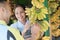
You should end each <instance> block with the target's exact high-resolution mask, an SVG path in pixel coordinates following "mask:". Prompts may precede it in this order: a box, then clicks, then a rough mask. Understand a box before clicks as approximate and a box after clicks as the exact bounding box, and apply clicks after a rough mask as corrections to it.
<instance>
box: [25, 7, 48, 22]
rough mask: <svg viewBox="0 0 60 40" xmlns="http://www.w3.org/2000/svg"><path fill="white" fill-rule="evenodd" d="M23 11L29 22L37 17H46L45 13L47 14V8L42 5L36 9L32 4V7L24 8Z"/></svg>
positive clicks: (40, 18)
mask: <svg viewBox="0 0 60 40" xmlns="http://www.w3.org/2000/svg"><path fill="white" fill-rule="evenodd" d="M25 12H26V15H28V17H29V20H30V22H31V23H33V22H35V21H36V20H37V19H38V20H42V19H44V18H46V14H48V10H47V8H45V7H43V8H41V9H38V8H36V7H34V6H33V7H32V8H26V11H25Z"/></svg>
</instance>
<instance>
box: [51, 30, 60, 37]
mask: <svg viewBox="0 0 60 40" xmlns="http://www.w3.org/2000/svg"><path fill="white" fill-rule="evenodd" d="M52 35H53V36H55V37H58V36H60V29H57V30H56V31H52Z"/></svg>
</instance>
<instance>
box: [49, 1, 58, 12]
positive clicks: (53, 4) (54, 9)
mask: <svg viewBox="0 0 60 40" xmlns="http://www.w3.org/2000/svg"><path fill="white" fill-rule="evenodd" d="M48 3H49V5H48V6H49V9H50V10H51V12H55V11H56V10H57V7H58V6H59V4H58V3H56V2H48Z"/></svg>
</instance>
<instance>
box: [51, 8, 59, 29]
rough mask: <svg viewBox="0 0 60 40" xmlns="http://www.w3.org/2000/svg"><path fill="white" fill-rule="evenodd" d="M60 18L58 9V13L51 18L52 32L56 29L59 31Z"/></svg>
mask: <svg viewBox="0 0 60 40" xmlns="http://www.w3.org/2000/svg"><path fill="white" fill-rule="evenodd" d="M59 16H60V9H58V10H57V11H56V13H54V14H53V15H52V17H51V18H50V22H51V27H52V30H55V29H57V28H58V27H59V25H60V18H59Z"/></svg>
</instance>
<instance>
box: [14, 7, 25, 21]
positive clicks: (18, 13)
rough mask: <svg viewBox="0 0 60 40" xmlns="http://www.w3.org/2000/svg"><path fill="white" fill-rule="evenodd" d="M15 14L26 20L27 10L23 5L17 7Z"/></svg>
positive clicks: (21, 19)
mask: <svg viewBox="0 0 60 40" xmlns="http://www.w3.org/2000/svg"><path fill="white" fill-rule="evenodd" d="M15 16H16V18H17V19H18V20H19V21H23V20H25V11H24V9H23V8H22V7H17V8H16V9H15Z"/></svg>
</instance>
